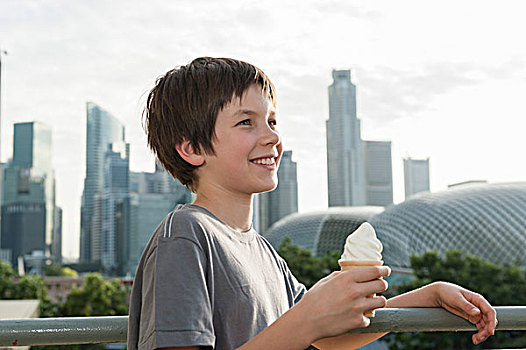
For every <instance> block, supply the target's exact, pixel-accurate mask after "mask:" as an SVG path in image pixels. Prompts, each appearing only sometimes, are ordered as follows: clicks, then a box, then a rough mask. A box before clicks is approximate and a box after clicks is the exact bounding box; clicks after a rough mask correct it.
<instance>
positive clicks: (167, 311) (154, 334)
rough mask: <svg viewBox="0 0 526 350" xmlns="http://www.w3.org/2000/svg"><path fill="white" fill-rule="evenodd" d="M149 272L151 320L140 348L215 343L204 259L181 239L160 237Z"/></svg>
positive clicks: (193, 244)
mask: <svg viewBox="0 0 526 350" xmlns="http://www.w3.org/2000/svg"><path fill="white" fill-rule="evenodd" d="M157 244H158V245H157V252H156V257H155V259H152V260H155V261H152V263H154V264H155V265H154V267H153V269H154V270H155V272H154V275H155V279H154V281H153V288H154V290H153V291H151V292H152V293H153V295H154V298H153V305H151V306H150V307H151V308H152V309H153V311H154V313H155V315H154V317H152V318H153V319H154V320H155V326H154V327H153V328H154V329H152V331H151V332H150V335H149V336H148V337H147V338H146V339H144V340H143V341H142V342H141V344H140V348H144V349H154V348H163V347H177V346H210V347H213V345H214V343H215V335H214V327H213V322H212V319H213V317H212V314H213V311H212V303H211V298H210V294H211V293H210V289H209V286H208V284H207V258H206V255H205V254H204V253H203V250H202V248H201V247H200V245H199V244H198V243H197V242H196V241H193V240H191V239H188V238H185V237H164V236H160V237H159V240H158V243H157Z"/></svg>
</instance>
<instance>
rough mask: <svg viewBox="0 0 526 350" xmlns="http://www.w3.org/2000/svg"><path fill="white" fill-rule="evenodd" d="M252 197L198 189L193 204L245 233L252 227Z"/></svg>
mask: <svg viewBox="0 0 526 350" xmlns="http://www.w3.org/2000/svg"><path fill="white" fill-rule="evenodd" d="M252 197H253V195H252V194H250V195H246V194H242V195H240V194H231V193H228V192H226V191H221V190H217V189H215V190H211V189H208V190H205V189H198V190H197V197H196V199H195V201H194V203H193V204H195V205H198V206H200V207H203V208H206V209H207V210H209V211H210V212H211V213H212V214H214V215H215V216H217V217H218V218H219V219H221V221H223V222H224V223H226V224H227V225H228V226H230V227H232V228H233V229H234V230H236V231H239V232H245V231H248V230H249V229H250V228H251V227H252Z"/></svg>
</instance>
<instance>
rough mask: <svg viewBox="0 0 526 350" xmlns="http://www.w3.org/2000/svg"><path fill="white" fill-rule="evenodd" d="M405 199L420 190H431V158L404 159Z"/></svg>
mask: <svg viewBox="0 0 526 350" xmlns="http://www.w3.org/2000/svg"><path fill="white" fill-rule="evenodd" d="M404 185H405V199H408V198H409V197H411V196H412V195H414V194H417V193H420V192H429V158H427V159H412V158H405V159H404Z"/></svg>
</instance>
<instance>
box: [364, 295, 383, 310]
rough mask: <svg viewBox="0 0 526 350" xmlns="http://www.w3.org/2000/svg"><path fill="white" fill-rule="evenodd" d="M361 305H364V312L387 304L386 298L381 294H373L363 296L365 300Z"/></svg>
mask: <svg viewBox="0 0 526 350" xmlns="http://www.w3.org/2000/svg"><path fill="white" fill-rule="evenodd" d="M363 305H364V312H365V311H371V310H376V309H381V308H383V307H385V306H386V305H387V299H385V298H384V297H383V296H376V295H375V296H373V297H369V298H365V302H364V304H363Z"/></svg>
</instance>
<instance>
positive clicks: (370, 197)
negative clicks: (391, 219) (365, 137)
mask: <svg viewBox="0 0 526 350" xmlns="http://www.w3.org/2000/svg"><path fill="white" fill-rule="evenodd" d="M365 179H366V183H367V187H366V189H367V205H375V206H382V207H385V206H387V205H389V204H393V169H392V162H391V141H365Z"/></svg>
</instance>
